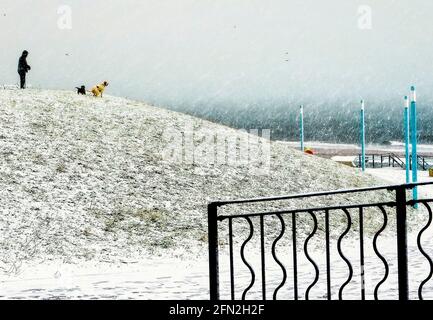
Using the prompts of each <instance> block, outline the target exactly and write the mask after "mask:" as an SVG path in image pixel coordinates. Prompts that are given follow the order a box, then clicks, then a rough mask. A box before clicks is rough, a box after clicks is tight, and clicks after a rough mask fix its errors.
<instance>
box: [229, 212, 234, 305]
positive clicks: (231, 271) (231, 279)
mask: <svg viewBox="0 0 433 320" xmlns="http://www.w3.org/2000/svg"><path fill="white" fill-rule="evenodd" d="M229 246H230V291H231V298H232V300H235V272H234V262H233V219H232V218H229Z"/></svg>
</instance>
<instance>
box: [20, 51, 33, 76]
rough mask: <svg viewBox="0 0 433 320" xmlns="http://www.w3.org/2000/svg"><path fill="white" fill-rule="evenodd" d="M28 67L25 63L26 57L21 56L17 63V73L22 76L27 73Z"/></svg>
mask: <svg viewBox="0 0 433 320" xmlns="http://www.w3.org/2000/svg"><path fill="white" fill-rule="evenodd" d="M30 69H31V68H30V66H29V65H28V63H27V55H24V54H23V55H22V56H21V57H20V59H19V61H18V73H19V74H23V73H27V72H29V70H30Z"/></svg>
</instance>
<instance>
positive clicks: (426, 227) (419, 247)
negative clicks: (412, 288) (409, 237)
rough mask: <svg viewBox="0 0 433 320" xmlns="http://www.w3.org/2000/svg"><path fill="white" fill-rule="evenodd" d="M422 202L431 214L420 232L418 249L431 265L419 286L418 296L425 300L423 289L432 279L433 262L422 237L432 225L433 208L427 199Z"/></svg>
mask: <svg viewBox="0 0 433 320" xmlns="http://www.w3.org/2000/svg"><path fill="white" fill-rule="evenodd" d="M421 203H422V204H423V205H424V206H425V207H426V209H427V211H428V215H429V217H428V221H427V223H426V225H425V226H424V228H422V229H421V231H420V232H419V233H418V237H417V245H418V249H419V251H420V252H421V253H422V255H423V256H424V257H425V258H426V259H427V261H428V263H429V265H430V272H429V274H428V276H427V278H425V279H424V280H423V281H422V282H421V284H420V286H419V287H418V298H419V299H420V300H423V295H422V290H423V288H424V285H425V284H426V283H427V282H428V281H429V280H430V279H431V277H432V275H433V262H432V260H431V258H430V257H429V255H428V254H427V253H426V252H425V250H424V249H423V247H422V244H421V238H422V235H423V233H424V232H425V231H426V230H427V229H428V228H429V227H430V225H431V223H432V218H433V217H432V216H433V214H432V209H431V207H430V205H429V204H428V203H427V201H421Z"/></svg>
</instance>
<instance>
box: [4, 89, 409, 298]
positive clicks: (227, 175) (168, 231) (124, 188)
mask: <svg viewBox="0 0 433 320" xmlns="http://www.w3.org/2000/svg"><path fill="white" fill-rule="evenodd" d="M0 122H1V125H0V142H1V146H2V148H1V152H2V158H1V159H2V160H1V163H0V170H1V180H0V184H1V198H0V207H1V211H2V216H1V217H0V230H1V233H0V243H1V246H0V256H1V262H0V268H1V271H2V272H1V275H0V298H2V299H9V298H17V299H18V298H31V299H45V298H47V299H48V298H53V299H56V298H65V299H67V298H72V299H73V298H110V299H122V298H132V299H158V298H160V299H168V298H173V299H175V298H179V299H199V298H200V299H205V298H207V290H208V288H207V281H208V276H207V236H206V235H207V218H206V205H207V203H208V202H209V201H211V200H215V199H233V198H245V197H257V196H271V195H287V194H293V193H301V192H312V191H326V190H336V189H341V188H356V187H367V186H375V185H384V184H386V183H391V182H394V181H396V182H397V180H392V181H391V180H389V178H393V179H394V178H396V177H397V176H398V175H392V174H391V175H385V174H383V175H380V174H379V172H384V171H374V172H373V171H371V172H370V171H369V172H368V173H367V174H362V173H361V172H360V171H359V170H358V169H355V168H349V167H347V166H344V165H341V164H338V163H336V162H334V161H331V160H328V159H323V158H320V157H314V156H309V155H304V154H302V153H300V152H299V151H297V150H295V149H294V148H292V147H289V146H288V145H287V143H284V142H272V143H271V145H270V152H271V153H270V156H271V158H270V159H271V161H270V170H269V172H268V173H267V174H262V175H249V174H248V172H250V171H249V170H250V169H251V168H250V166H251V165H253V166H258V164H255V163H253V164H248V166H242V165H231V164H227V163H226V164H217V165H214V164H210V163H185V162H182V161H180V162H170V161H167V160H166V159H164V158H163V156H162V154H163V152H164V148H165V147H166V145H167V143H168V142H167V141H165V140H164V138H163V137H164V132H166V130H174V129H178V130H180V131H183V130H188V128H191V126H192V130H194V131H195V132H197V133H198V134H197V139H196V140H195V141H194V143H195V144H197V145H200V144H201V143H203V139H201V137H202V136H204V135H208V134H211V135H215V134H217V135H218V134H220V135H223V136H230V135H240V136H248V134H247V133H245V132H240V131H238V130H235V129H231V128H228V127H225V126H221V125H218V124H215V123H211V122H208V121H204V120H200V119H198V118H194V117H191V116H187V115H184V114H181V113H176V112H172V111H167V110H164V109H161V108H156V107H152V106H148V105H146V104H144V103H141V102H138V101H131V100H127V99H123V98H117V97H112V96H106V97H105V98H104V99H94V98H91V97H79V96H77V95H75V94H73V93H71V92H66V91H49V90H37V89H34V90H28V91H16V90H0ZM185 128H186V129H185ZM200 134H201V136H200ZM257 141H258V142H257V143H266V141H265V140H264V139H261V138H260V139H258V140H257ZM336 148H338V146H336ZM375 170H376V169H375ZM380 170H381V169H380ZM401 171H402V172H404V171H403V170H401ZM336 173H337V174H336ZM376 173H377V174H376ZM360 197H361V196H359V197H358V198H356V197H355V198H352V200H357V201H359V200H360V199H361V198H360ZM367 197H368V200H369V201H377V200H383V197H384V194H382V193H380V194H369V195H367ZM344 199H345V197H344V196H343V197H336V198H335V199H334V198H332V199H326V200H318V201H319V204H329V203H331V202H332V203H334V202H335V201H344ZM321 201H323V202H321ZM286 205H287V206H295V205H299V203H298V202H293V203H288V204H286ZM308 230H309V229H308ZM344 274H345V271H344V270H343V271H342V276H343V277H344Z"/></svg>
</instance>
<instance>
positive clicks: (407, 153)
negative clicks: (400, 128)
mask: <svg viewBox="0 0 433 320" xmlns="http://www.w3.org/2000/svg"><path fill="white" fill-rule="evenodd" d="M404 150H405V156H406V160H405V161H406V183H410V151H409V98H408V96H405V97H404Z"/></svg>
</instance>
